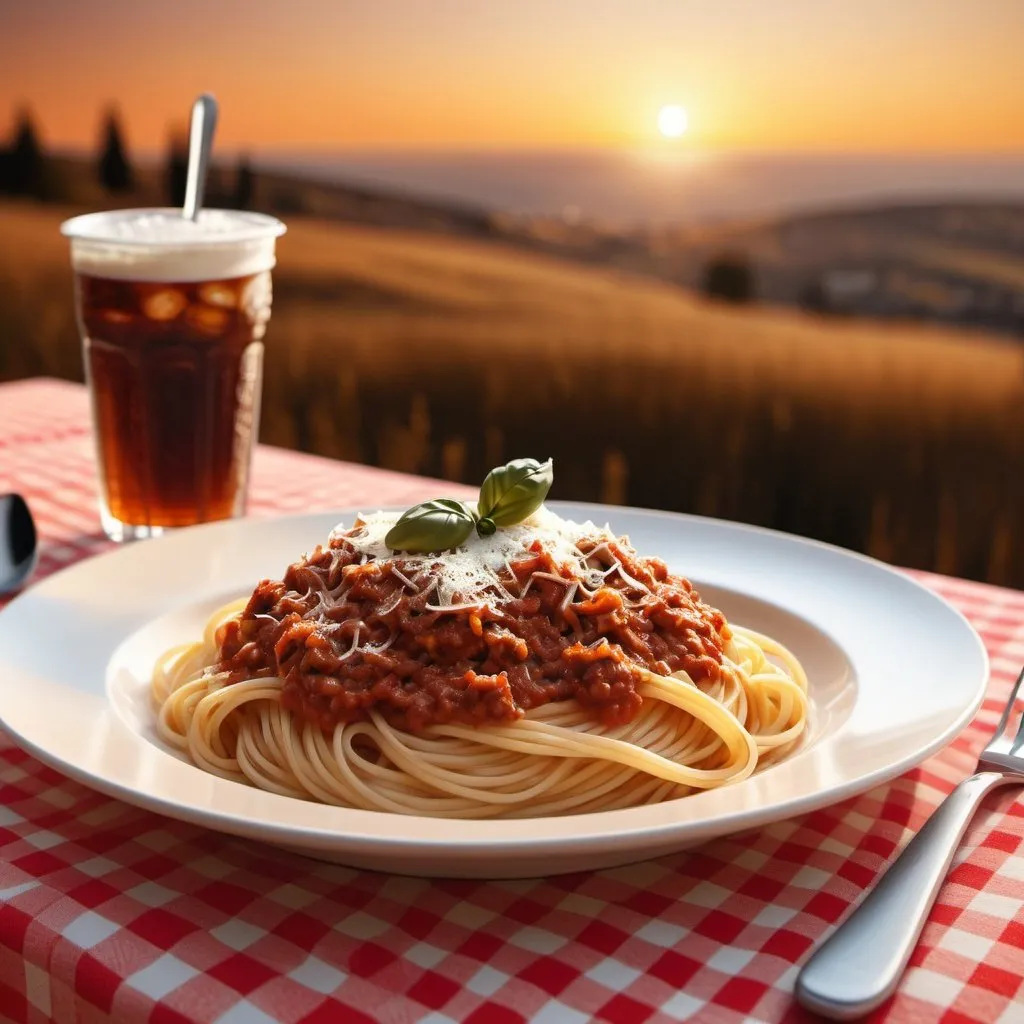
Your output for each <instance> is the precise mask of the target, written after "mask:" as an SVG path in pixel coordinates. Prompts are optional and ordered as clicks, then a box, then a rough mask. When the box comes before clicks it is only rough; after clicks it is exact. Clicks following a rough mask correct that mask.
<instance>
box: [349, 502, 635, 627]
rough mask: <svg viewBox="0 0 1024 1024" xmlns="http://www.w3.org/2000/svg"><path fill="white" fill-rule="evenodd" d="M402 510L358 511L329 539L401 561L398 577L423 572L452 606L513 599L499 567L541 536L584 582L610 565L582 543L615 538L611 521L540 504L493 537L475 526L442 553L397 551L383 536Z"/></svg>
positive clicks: (595, 580)
mask: <svg viewBox="0 0 1024 1024" xmlns="http://www.w3.org/2000/svg"><path fill="white" fill-rule="evenodd" d="M400 514H401V513H399V512H372V513H369V514H366V515H360V516H359V517H358V519H357V520H356V522H355V524H354V525H353V526H352V527H345V526H344V525H343V524H339V525H338V526H336V527H335V528H334V529H333V530H332V531H331V540H332V541H335V540H345V541H347V542H348V543H349V544H351V545H352V547H353V548H355V550H356V551H357V552H358V553H359V554H360V555H361V556H362V559H363V560H364V561H370V560H374V561H392V562H395V563H399V562H400V563H401V566H402V569H401V573H402V576H400V578H402V579H404V580H405V581H406V582H408V581H409V579H415V578H417V577H420V576H422V577H423V579H424V581H425V582H424V588H425V589H429V590H435V589H436V597H435V599H434V601H433V602H432V604H433V606H434V607H435V608H442V607H443V608H446V609H447V608H450V609H451V610H453V611H454V610H456V609H457V608H458V607H472V606H478V605H479V604H482V603H484V602H485V601H486V602H488V603H491V604H501V603H503V602H504V601H507V600H510V599H511V598H512V595H511V594H510V593H509V592H508V591H507V590H506V589H505V587H504V586H503V585H502V583H501V580H500V578H499V575H498V574H499V572H500V571H501V570H505V571H506V572H507V571H508V564H509V562H516V561H521V560H522V559H524V558H527V557H529V555H530V546H531V545H532V544H533V543H534V542H536V541H540V543H541V545H542V546H543V547H544V549H545V551H547V552H548V554H549V555H551V557H552V559H553V560H554V561H555V562H556V563H557V564H559V565H562V564H566V565H567V566H568V568H569V571H570V572H571V573H572V575H573V576H574V577H575V578H576V580H579V581H581V582H582V583H583V584H584V586H587V587H596V586H599V585H600V584H601V582H602V580H603V577H604V575H605V573H606V572H607V570H606V569H604V568H603V567H602V566H600V565H599V566H597V567H593V566H590V565H588V564H587V562H588V561H590V560H591V555H584V554H583V552H581V551H580V550H579V547H578V544H579V542H580V541H582V540H584V539H585V538H591V539H594V540H597V541H598V542H600V541H608V540H614V539H615V537H614V535H613V534H612V533H611V531H610V529H609V527H608V526H604V527H600V526H596V525H595V524H594V523H592V522H589V521H588V522H585V523H574V522H572V521H571V520H568V519H562V517H561V516H558V515H556V514H555V513H554V512H551V511H550V510H549V509H546V508H543V507H542V508H540V509H538V510H537V512H535V513H534V514H533V515H532V516H530V518H529V519H526V520H524V521H523V522H522V523H519V524H517V525H515V526H508V527H502V528H500V529H498V530H497V531H496V532H495V533H493V534H491V535H490V536H489V537H481V536H479V535H478V534H477V533H476V531H474V532H473V533H472V534H471V535H470V537H469V539H468V540H467V541H466V542H465V544H463V545H462V546H461V547H459V548H457V549H456V550H455V551H448V552H445V553H444V554H442V555H438V554H433V555H420V554H409V553H405V552H403V553H401V554H399V555H397V556H396V555H394V553H393V552H392V551H391V550H390V549H389V548H388V546H387V545H386V544H385V543H384V538H385V537H386V536H387V533H388V531H389V530H390V529H391V527H392V526H394V525H395V523H396V522H397V521H398V518H399V515H400ZM392 572H395V573H396V574H397V573H398V570H397V569H396V568H395V567H394V566H393V567H392ZM542 575H547V574H542ZM474 603H475V605H474Z"/></svg>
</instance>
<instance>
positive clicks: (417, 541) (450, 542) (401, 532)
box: [384, 498, 476, 554]
mask: <svg viewBox="0 0 1024 1024" xmlns="http://www.w3.org/2000/svg"><path fill="white" fill-rule="evenodd" d="M475 523H476V518H475V517H474V515H473V513H472V512H471V511H470V510H469V509H468V508H467V507H466V506H465V504H463V502H461V501H456V500H455V499H454V498H435V499H434V500H433V501H424V502H423V503H422V504H419V505H413V507H412V508H411V509H409V511H408V512H406V513H404V514H403V515H402V517H401V518H400V519H399V520H398V522H397V523H395V525H394V526H392V527H391V529H390V530H388V534H387V536H386V537H385V538H384V543H385V544H387V546H388V547H389V548H390V549H391V550H392V551H412V552H416V553H417V554H430V553H431V552H433V551H449V550H451V549H452V548H457V547H458V546H459V545H460V544H464V543H465V542H466V540H467V538H468V537H469V535H470V534H471V533H472V532H473V526H474V525H475Z"/></svg>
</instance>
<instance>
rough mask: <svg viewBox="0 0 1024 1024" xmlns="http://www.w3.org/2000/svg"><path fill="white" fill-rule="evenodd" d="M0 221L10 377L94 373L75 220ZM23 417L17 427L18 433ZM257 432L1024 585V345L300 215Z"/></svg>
mask: <svg viewBox="0 0 1024 1024" xmlns="http://www.w3.org/2000/svg"><path fill="white" fill-rule="evenodd" d="M72 212H77V211H73V210H64V209H54V208H52V207H33V206H30V205H12V204H0V379H9V378H16V377H21V376H28V375H33V374H51V375H56V376H61V377H67V378H70V379H80V378H81V361H80V355H79V349H78V340H77V334H76V330H75V326H74V321H73V314H72V307H71V276H70V271H69V270H68V267H67V254H66V248H65V243H64V240H63V239H62V238H60V236H59V235H58V233H57V226H58V224H59V222H60V220H61V219H62V218H63V217H64V216H66V215H68V214H69V213H72ZM2 414H3V411H2V409H0V415H2ZM261 437H262V439H263V440H264V441H266V442H269V443H271V444H278V445H285V446H289V447H295V448H301V449H304V450H307V451H313V452H317V453H320V454H323V455H328V456H332V457H336V458H344V459H352V460H357V461H360V462H367V463H372V464H375V465H380V466H385V467H388V468H392V469H399V470H406V471H410V472H424V473H430V474H436V475H440V476H444V477H447V478H450V479H453V480H463V481H476V480H479V479H480V478H481V477H482V476H483V474H484V473H485V472H486V469H487V468H488V467H489V466H491V465H493V464H495V463H497V462H499V461H501V460H504V459H507V458H512V457H516V456H519V455H534V456H537V457H545V456H548V455H551V456H553V457H554V458H555V460H556V465H557V475H556V490H557V494H556V495H553V496H557V497H559V498H577V499H584V500H607V501H612V502H616V503H628V504H632V505H640V506H648V507H657V508H668V509H675V510H680V511H687V512H697V513H700V514H704V515H711V516H718V517H723V518H727V519H736V520H741V521H745V522H751V523H758V524H762V525H765V526H771V527H775V528H779V529H784V530H788V531H791V532H795V533H799V534H803V535H806V536H811V537H816V538H819V539H822V540H827V541H831V542H834V543H838V544H841V545H843V546H846V547H849V548H853V549H856V550H860V551H865V552H867V553H870V554H873V555H876V556H878V557H881V558H884V559H886V560H889V561H893V562H896V563H898V564H902V565H908V566H916V567H921V568H929V569H934V570H937V571H940V572H946V573H952V574H956V575H962V576H968V577H972V578H976V579H987V580H990V581H992V582H998V583H1004V584H1011V585H1016V586H1024V512H1022V511H1021V510H1022V509H1024V346H1021V345H1020V344H1015V343H1014V342H1012V341H1006V340H1001V339H997V338H994V337H990V336H986V335H983V334H971V333H966V332H954V331H945V332H944V331H940V330H937V329H930V328H929V329H925V328H917V327H912V326H907V325H905V324H900V325H896V324H889V323H882V322H870V321H859V322H855V321H848V322H838V323H837V322H833V321H822V320H817V319H814V318H810V317H807V316H804V315H802V314H799V313H795V312H792V311H784V310H781V309H774V308H770V307H766V306H760V307H751V308H746V309H742V310H740V309H732V308H727V307H721V306H715V305H711V304H708V303H706V302H703V301H701V300H699V299H697V298H696V297H693V296H691V295H689V294H688V293H685V292H683V291H681V290H679V289H677V288H673V287H671V286H669V285H663V284H659V283H657V282H654V281H650V280H643V279H640V278H636V277H631V276H629V275H627V274H624V273H621V272H616V271H613V270H604V269H601V268H594V267H585V266H581V265H576V264H573V263H569V262H565V261H562V260H559V259H556V258H554V257H546V256H542V255H538V254H536V253H530V252H526V251H524V250H520V249H516V248H514V247H512V246H503V245H500V244H496V243H493V242H483V241H474V240H471V239H464V238H459V237H454V236H452V235H450V234H448V235H437V234H426V233H416V232H411V231H403V230H399V229H390V228H375V227H366V226H354V225H346V224H341V223H337V222H329V221H317V220H303V219H296V220H293V221H291V222H290V230H289V233H288V235H287V236H286V237H285V239H284V240H283V241H282V244H281V248H280V257H279V263H278V267H277V269H276V271H275V278H274V314H273V319H272V321H271V324H270V329H269V331H268V335H267V362H266V380H265V385H264V404H263V425H262V430H261Z"/></svg>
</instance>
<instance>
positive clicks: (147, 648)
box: [0, 502, 988, 878]
mask: <svg viewBox="0 0 1024 1024" xmlns="http://www.w3.org/2000/svg"><path fill="white" fill-rule="evenodd" d="M551 507H552V508H553V509H554V510H555V511H557V512H559V513H560V514H561V515H563V516H566V517H568V518H573V519H593V520H595V521H596V522H599V523H602V524H603V523H605V522H608V523H610V524H611V526H612V528H613V529H614V530H615V531H616V532H617V533H620V534H628V535H629V537H630V539H631V540H632V542H633V543H634V545H635V546H636V548H637V549H638V550H639V551H640V552H641V553H644V554H656V555H659V556H661V557H662V558H664V559H665V561H666V562H667V563H668V565H669V567H670V568H671V569H672V570H673V571H676V572H681V573H684V574H685V575H687V576H689V577H690V578H691V579H693V580H694V581H695V582H696V583H697V584H698V587H699V589H700V591H701V593H702V596H704V597H705V599H707V600H709V601H710V602H711V603H713V604H716V605H717V606H719V607H720V608H721V609H722V610H723V611H724V612H725V614H726V616H727V617H728V618H729V619H730V620H732V621H735V622H738V623H742V624H744V625H747V626H750V627H753V628H754V629H758V630H761V631H763V632H766V633H770V634H771V635H772V636H774V637H776V638H778V639H779V640H781V641H782V642H783V643H785V644H787V645H788V646H789V647H791V648H792V650H793V651H794V652H795V653H796V655H797V656H798V657H799V658H800V659H801V660H802V661H803V663H804V665H805V667H806V668H807V671H808V675H809V677H810V680H811V698H812V703H813V718H812V727H811V730H810V734H809V736H808V739H807V742H806V743H805V744H804V745H803V747H802V748H801V749H800V750H799V751H798V752H797V753H795V754H794V755H793V756H792V757H791V758H790V759H789V760H787V761H786V762H784V763H782V764H780V765H778V766H775V767H773V768H770V769H768V770H766V771H765V772H763V773H762V774H759V775H755V776H754V777H753V778H751V779H748V780H747V781H745V782H742V783H739V784H736V785H733V786H728V787H726V788H723V789H719V790H715V791H712V792H708V793H701V794H697V795H695V796H691V797H687V798H685V799H682V800H676V801H671V802H668V803H664V804H660V805H657V806H652V807H641V808H633V809H630V810H621V811H610V812H607V813H602V814H588V815H578V816H571V817H559V818H546V819H530V820H520V821H467V822H452V821H440V820H434V819H430V818H419V817H407V816H403V815H390V814H382V813H378V812H370V811H356V810H346V809H343V808H337V807H325V806H322V805H319V804H314V803H307V802H304V801H300V800H293V799H289V798H287V797H281V796H276V795H274V794H271V793H264V792H261V791H260V790H257V789H253V788H249V787H247V786H242V785H239V784H237V783H233V782H228V781H225V780H222V779H219V778H216V777H214V776H211V775H208V774H206V773H204V772H201V771H199V770H198V769H197V768H195V767H193V766H192V765H190V764H188V763H186V762H185V761H183V760H181V759H180V758H179V757H177V756H176V755H174V754H173V753H171V752H169V751H168V750H166V749H164V748H163V747H162V746H161V745H160V744H159V742H158V741H157V740H156V738H155V735H154V731H153V725H152V713H151V711H150V709H149V704H148V695H147V693H146V688H147V686H148V680H149V672H150V669H151V667H152V664H153V661H154V659H155V658H156V656H157V654H158V653H159V652H160V651H162V650H164V649H165V648H167V647H169V646H171V645H172V644H174V643H179V642H182V641H185V640H189V639H192V638H194V637H196V636H198V634H199V630H200V628H201V625H202V623H203V621H204V620H205V618H206V615H207V614H208V612H209V611H211V610H212V609H213V608H214V607H215V606H216V605H217V604H219V603H221V602H223V601H225V600H227V599H229V598H232V597H238V596H241V595H243V594H245V593H247V592H248V591H250V590H251V589H252V587H253V585H254V584H255V582H256V581H257V580H258V579H259V578H261V577H265V576H277V577H280V575H281V574H282V573H283V571H284V569H285V567H286V566H287V565H288V564H289V563H290V562H292V561H294V560H295V559H296V558H298V557H299V556H300V555H301V554H302V553H303V552H305V551H308V550H310V549H311V548H313V547H314V546H315V545H316V544H318V543H320V542H321V541H323V540H325V539H326V537H327V534H328V532H329V531H330V529H331V528H332V527H333V526H334V525H335V524H336V523H337V522H339V521H346V522H350V521H351V520H352V518H353V515H354V512H353V511H352V510H340V511H337V512H333V513H329V514H318V515H308V516H299V517H293V518H286V519H276V520H232V521H227V522H222V523H213V524H209V525H206V526H199V527H192V528H190V529H187V530H182V531H181V532H178V533H174V534H171V535H169V536H166V537H162V538H160V539H158V540H152V541H144V542H140V543H137V544H134V545H131V546H127V547H124V548H121V549H119V550H116V551H113V552H111V553H110V554H107V555H104V556H101V557H98V558H93V559H90V560H88V561H85V562H82V563H80V564H78V565H76V566H73V567H71V568H70V569H67V570H65V571H64V572H61V573H58V574H56V575H54V576H51V577H50V578H49V579H46V580H44V581H42V582H41V583H39V584H38V585H36V586H34V587H32V588H31V589H30V590H29V591H28V592H27V593H25V594H24V595H22V596H21V597H19V598H17V599H16V600H14V601H13V602H12V603H11V604H10V605H9V607H8V608H6V609H5V610H4V611H3V612H0V724H2V725H3V727H4V728H6V729H7V730H8V731H9V732H10V733H11V734H12V736H13V737H14V738H15V739H16V740H17V742H19V743H20V744H21V745H22V746H23V747H25V748H26V749H27V750H29V751H31V752H32V753H33V754H35V755H36V756H37V757H38V758H40V759H41V760H42V761H44V762H46V763H47V764H49V765H51V766H53V767H54V768H56V769H58V770H59V771H62V772H64V773H65V774H67V775H69V776H72V777H73V778H75V779H78V780H79V781H81V782H83V783H85V784H86V785H89V786H92V787H94V788H96V789H98V790H101V791H103V792H105V793H108V794H110V795H112V796H116V797H119V798H120V799H122V800H126V801H128V802H129V803H133V804H138V805H140V806H143V807H147V808H150V809H151V810H154V811H158V812H161V813H163V814H167V815H170V816H171V817H175V818H181V819H184V820H186V821H191V822H196V823H199V824H202V825H206V826H209V827H210V828H215V829H220V830H222V831H225V832H230V833H234V834H236V835H240V836H247V837H250V838H253V839H260V840H264V841H266V842H270V843H274V844H277V845H280V846H285V847H288V848H290V849H294V850H299V851H302V852H305V853H308V854H310V855H311V856H315V857H320V858H324V859H329V860H335V861H338V862H341V863H345V864H351V865H354V866H362V867H370V868H375V869H378V870H386V871H393V872H397V873H401V874H413V875H445V876H456V877H490V878H502V877H522V876H530V875H546V874H556V873H558V872H562V871H577V870H583V869H590V868H596V867H604V866H609V865H614V864H622V863H626V862H629V861H636V860H643V859H646V858H648V857H653V856H656V855H659V854H664V853H669V852H672V851H676V850H680V849H684V848H686V847H688V846H692V845H694V844H695V843H698V842H700V841H703V840H706V839H710V838H712V837H715V836H721V835H725V834H728V833H731V832H736V831H739V830H742V829H749V828H753V827H757V826H759V825H763V824H766V823H768V822H772V821H776V820H779V819H781V818H786V817H789V816H792V815H795V814H800V813H803V812H806V811H810V810H812V809H814V808H817V807H822V806H824V805H826V804H830V803H833V802H835V801H838V800H841V799H844V798H845V797H848V796H851V795H853V794H855V793H858V792H861V791H863V790H866V789H868V788H870V787H871V786H873V785H876V784H878V783H881V782H883V781H885V780H887V779H890V778H892V777H894V776H896V775H898V774H899V773H901V772H903V771H905V770H906V769H908V768H909V767H911V766H912V765H914V764H916V763H918V762H920V761H921V760H923V759H924V758H925V757H926V756H928V755H929V754H931V753H933V752H934V751H935V750H937V749H939V748H940V747H942V746H943V745H944V744H945V743H947V742H948V741H949V740H950V739H951V738H952V737H953V736H954V735H956V733H957V732H958V731H959V730H960V729H961V728H963V726H965V725H966V724H967V723H968V722H969V721H970V719H971V717H972V715H973V714H974V712H975V710H976V709H977V707H978V705H979V704H980V702H981V699H982V696H983V694H984V690H985V684H986V681H987V676H988V664H987V658H986V655H985V650H984V647H983V646H982V644H981V641H980V640H979V638H978V636H977V635H976V634H975V632H974V631H973V629H972V628H971V627H970V625H969V624H968V623H967V622H966V620H965V619H964V618H963V617H962V616H961V615H960V614H959V613H958V612H956V611H955V610H954V609H952V608H951V607H950V606H949V605H947V604H946V603H945V602H943V601H942V600H941V599H940V598H938V597H937V596H935V595H934V594H933V593H931V592H930V591H928V590H926V589H925V588H924V587H921V586H920V585H918V584H917V583H915V582H913V581H912V580H910V579H909V578H908V577H906V576H905V575H903V574H901V573H898V572H896V571H895V570H892V569H890V568H888V567H886V566H884V565H882V564H880V563H878V562H875V561H872V560H870V559H867V558H862V557H860V556H858V555H853V554H850V553H849V552H846V551H842V550H839V549H837V548H832V547H828V546H826V545H822V544H817V543H813V542H809V541H805V540H800V539H798V538H794V537H790V536H787V535H784V534H779V533H773V532H771V531H767V530H759V529H755V528H751V527H745V526H740V525H736V524H731V523H723V522H718V521H715V520H709V519H702V518H697V517H690V516H680V515H673V514H668V513H662V512H647V511H640V510H634V509H623V508H613V507H605V506H597V505H577V504H569V503H563V502H553V503H552V504H551Z"/></svg>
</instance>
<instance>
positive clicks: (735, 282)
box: [701, 253, 756, 302]
mask: <svg viewBox="0 0 1024 1024" xmlns="http://www.w3.org/2000/svg"><path fill="white" fill-rule="evenodd" d="M701 291H703V292H704V294H705V295H707V296H708V297H709V298H712V299H720V300H721V301H723V302H752V301H753V300H754V298H755V291H756V289H755V286H754V268H753V267H752V266H751V264H750V261H749V260H748V259H747V257H746V256H743V255H740V254H738V253H723V254H722V255H720V256H716V257H715V258H714V259H713V260H711V261H710V262H709V263H708V264H707V266H706V267H705V268H704V279H703V281H702V284H701Z"/></svg>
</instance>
